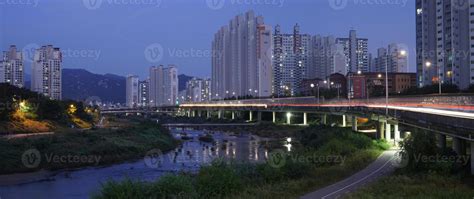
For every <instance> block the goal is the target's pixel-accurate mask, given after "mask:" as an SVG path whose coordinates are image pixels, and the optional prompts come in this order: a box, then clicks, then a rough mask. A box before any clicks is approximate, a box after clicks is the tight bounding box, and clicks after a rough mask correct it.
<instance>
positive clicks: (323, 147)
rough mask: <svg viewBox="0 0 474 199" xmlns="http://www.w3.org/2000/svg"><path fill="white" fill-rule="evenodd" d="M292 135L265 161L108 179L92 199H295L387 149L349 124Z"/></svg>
mask: <svg viewBox="0 0 474 199" xmlns="http://www.w3.org/2000/svg"><path fill="white" fill-rule="evenodd" d="M295 135H297V136H295V137H294V138H293V140H292V141H290V140H288V141H290V142H291V143H293V142H294V143H295V144H294V147H293V148H292V149H291V151H290V152H289V151H287V150H286V149H274V150H273V151H271V152H270V153H269V154H268V158H267V161H266V162H265V163H257V164H249V163H230V164H226V163H224V162H225V161H215V162H214V163H213V164H212V165H210V166H205V167H203V168H201V170H200V171H199V172H198V173H197V174H194V175H193V174H186V173H183V174H179V175H168V176H165V177H162V178H160V179H159V180H157V181H154V182H141V181H133V180H125V181H122V182H114V181H110V182H108V183H105V184H104V185H103V187H102V189H101V191H100V192H99V193H97V194H96V195H94V197H95V198H129V197H138V198H294V197H299V196H301V195H303V194H305V193H308V192H311V191H314V190H316V189H318V188H321V187H324V186H326V185H329V184H332V183H334V182H336V181H338V180H341V179H344V178H346V177H348V176H350V175H351V174H353V173H355V172H356V171H358V170H360V169H362V168H364V167H365V166H366V165H368V164H370V163H371V162H372V161H373V160H375V159H376V158H377V157H378V156H379V155H380V154H381V152H382V151H383V150H385V149H387V147H388V145H386V144H385V143H382V142H376V141H373V140H371V139H370V138H368V137H366V136H365V135H362V134H358V133H354V132H352V131H351V130H350V129H347V128H332V127H327V126H311V127H308V128H305V129H303V130H300V131H299V132H298V133H297V134H295ZM288 144H290V143H288Z"/></svg>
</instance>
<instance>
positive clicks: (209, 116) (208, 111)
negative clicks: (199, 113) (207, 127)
mask: <svg viewBox="0 0 474 199" xmlns="http://www.w3.org/2000/svg"><path fill="white" fill-rule="evenodd" d="M206 115H207V119H209V118H211V111H210V110H207V111H206Z"/></svg>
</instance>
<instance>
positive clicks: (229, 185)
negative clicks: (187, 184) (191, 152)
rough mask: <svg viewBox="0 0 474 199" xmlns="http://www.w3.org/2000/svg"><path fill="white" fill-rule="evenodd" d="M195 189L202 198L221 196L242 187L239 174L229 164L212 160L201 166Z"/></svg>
mask: <svg viewBox="0 0 474 199" xmlns="http://www.w3.org/2000/svg"><path fill="white" fill-rule="evenodd" d="M196 187H197V191H198V193H199V195H200V197H202V198H222V197H223V196H225V195H227V194H231V193H235V192H237V191H239V190H240V189H241V188H242V187H243V183H242V180H241V179H240V176H238V175H237V173H236V172H235V170H234V169H232V168H231V167H230V166H229V165H226V164H223V163H218V162H214V163H212V164H211V165H210V166H207V167H203V168H201V170H200V171H199V174H198V176H197V184H196Z"/></svg>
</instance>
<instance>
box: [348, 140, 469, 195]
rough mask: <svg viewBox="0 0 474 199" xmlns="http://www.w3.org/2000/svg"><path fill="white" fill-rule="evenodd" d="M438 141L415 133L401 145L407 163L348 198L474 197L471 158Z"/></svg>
mask: <svg viewBox="0 0 474 199" xmlns="http://www.w3.org/2000/svg"><path fill="white" fill-rule="evenodd" d="M435 142H436V139H435V137H434V134H432V133H429V132H428V133H427V132H416V131H415V132H413V133H412V134H411V135H410V136H409V137H408V138H406V139H405V140H404V141H403V142H402V144H401V146H402V150H403V153H402V154H403V156H404V158H403V159H404V160H405V161H406V162H405V163H406V166H404V167H402V168H399V169H398V170H397V171H396V172H395V173H394V174H393V175H391V176H388V177H384V178H382V179H381V180H379V181H377V182H376V183H372V184H371V185H369V186H368V187H365V188H362V189H360V190H358V191H357V192H355V193H352V194H349V195H346V196H345V198H364V199H366V198H420V199H421V198H466V199H471V198H473V197H474V177H473V176H472V175H470V165H469V157H468V156H459V155H457V154H456V153H455V152H454V151H453V150H452V149H450V148H445V149H441V148H437V147H436V145H435V144H433V143H435ZM460 160H461V161H460Z"/></svg>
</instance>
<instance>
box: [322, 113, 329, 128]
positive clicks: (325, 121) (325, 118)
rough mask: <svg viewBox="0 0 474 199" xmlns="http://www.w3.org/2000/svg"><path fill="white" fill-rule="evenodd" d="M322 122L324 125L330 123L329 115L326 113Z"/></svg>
mask: <svg viewBox="0 0 474 199" xmlns="http://www.w3.org/2000/svg"><path fill="white" fill-rule="evenodd" d="M321 123H322V124H323V125H328V115H326V114H324V115H323V116H322V118H321Z"/></svg>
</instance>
